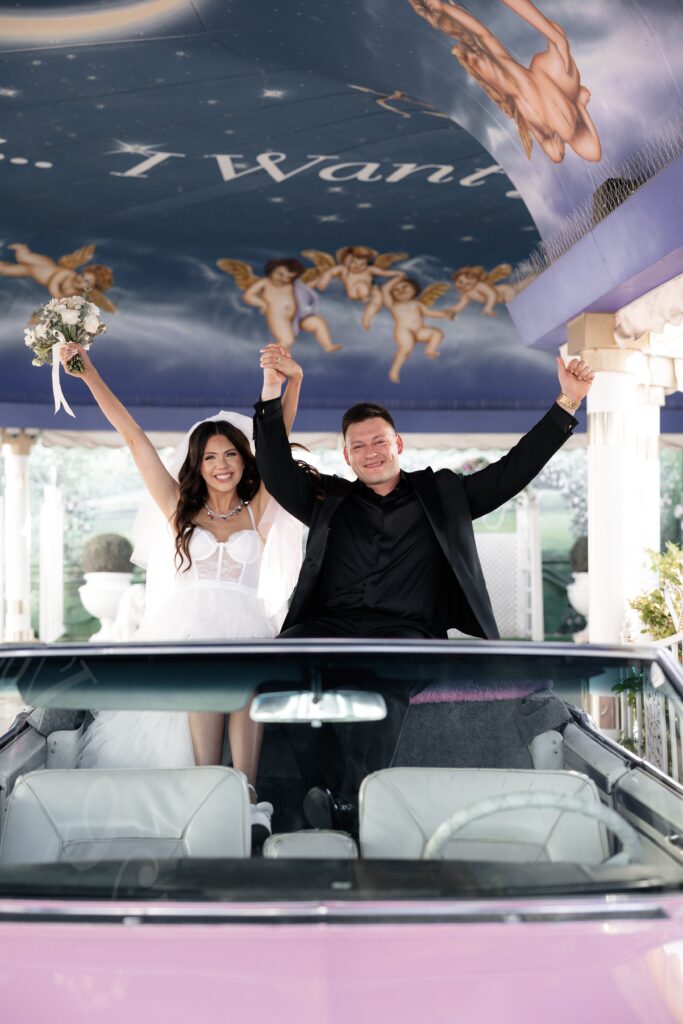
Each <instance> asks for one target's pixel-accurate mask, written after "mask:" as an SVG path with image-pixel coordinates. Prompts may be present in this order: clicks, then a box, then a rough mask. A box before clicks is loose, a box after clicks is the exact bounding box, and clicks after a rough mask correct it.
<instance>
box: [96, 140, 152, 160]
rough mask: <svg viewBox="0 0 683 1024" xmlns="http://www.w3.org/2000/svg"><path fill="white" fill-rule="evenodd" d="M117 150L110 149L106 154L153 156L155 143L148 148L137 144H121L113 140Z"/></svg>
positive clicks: (119, 141)
mask: <svg viewBox="0 0 683 1024" xmlns="http://www.w3.org/2000/svg"><path fill="white" fill-rule="evenodd" d="M114 142H116V144H117V146H118V149H110V150H109V151H108V153H131V154H132V155H134V156H153V155H154V151H155V149H156V147H157V146H158V143H157V142H154V143H152V144H151V145H149V146H145V145H143V144H142V143H139V142H122V141H121V140H120V139H114Z"/></svg>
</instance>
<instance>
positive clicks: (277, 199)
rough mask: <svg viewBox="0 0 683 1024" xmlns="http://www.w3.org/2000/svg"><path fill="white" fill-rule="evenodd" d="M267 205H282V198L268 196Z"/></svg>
mask: <svg viewBox="0 0 683 1024" xmlns="http://www.w3.org/2000/svg"><path fill="white" fill-rule="evenodd" d="M268 202H269V203H284V199H283V198H282V196H268Z"/></svg>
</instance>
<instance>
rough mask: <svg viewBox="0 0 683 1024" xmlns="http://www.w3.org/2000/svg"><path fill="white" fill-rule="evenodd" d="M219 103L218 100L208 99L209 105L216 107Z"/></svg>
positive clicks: (207, 103)
mask: <svg viewBox="0 0 683 1024" xmlns="http://www.w3.org/2000/svg"><path fill="white" fill-rule="evenodd" d="M217 103H218V100H207V101H206V105H207V107H215V106H216V104H217Z"/></svg>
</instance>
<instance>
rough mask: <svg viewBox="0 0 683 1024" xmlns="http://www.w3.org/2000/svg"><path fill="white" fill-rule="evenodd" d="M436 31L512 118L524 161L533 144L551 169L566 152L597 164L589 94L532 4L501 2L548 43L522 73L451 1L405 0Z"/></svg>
mask: <svg viewBox="0 0 683 1024" xmlns="http://www.w3.org/2000/svg"><path fill="white" fill-rule="evenodd" d="M408 2H409V3H410V5H411V6H412V7H413V9H414V10H415V12H416V13H417V14H419V15H420V17H422V18H424V19H425V20H426V21H428V22H429V24H430V25H432V26H433V27H434V28H436V29H438V30H439V31H440V32H443V33H444V34H445V35H447V36H449V37H450V38H451V39H454V40H456V42H457V45H456V46H454V47H453V50H452V53H453V55H454V56H455V57H456V58H457V60H458V61H459V62H460V64H462V66H463V67H464V68H465V70H466V71H467V73H468V75H470V76H471V77H472V78H473V79H474V80H475V82H477V83H478V84H479V85H480V86H481V87H482V89H483V90H484V91H485V92H486V94H487V95H488V96H489V97H490V99H492V100H493V102H494V103H495V104H496V105H497V106H498V107H499V109H500V110H502V112H503V113H504V114H505V115H506V116H507V117H510V118H512V120H513V121H514V122H515V124H516V126H517V131H518V132H519V137H520V139H521V142H522V146H523V147H524V151H525V153H526V155H527V156H528V157H530V156H531V149H532V145H533V140H534V139H535V140H536V142H537V143H538V145H539V146H540V147H541V149H542V150H543V152H544V153H545V155H546V156H547V157H548V158H549V159H550V160H552V161H553V163H561V162H562V160H564V155H565V149H566V147H567V146H569V147H570V148H571V149H573V150H574V152H575V153H576V154H577V155H578V156H580V157H581V158H582V159H584V160H591V161H596V160H600V158H601V155H602V150H601V145H600V138H599V136H598V133H597V130H596V128H595V125H594V124H593V122H592V120H591V118H590V116H589V114H588V110H587V106H588V101H589V99H590V92H589V91H588V89H587V88H586V87H585V85H582V84H581V77H580V75H579V70H578V68H577V66H576V63H575V61H574V59H573V57H572V55H571V52H570V49H569V43H568V41H567V36H566V33H565V32H564V29H562V27H561V26H560V25H558V24H557V23H556V22H554V21H550V20H549V19H548V18H546V17H545V15H544V14H542V13H541V12H540V11H539V10H538V8H537V7H536V6H535V5H534V4H533V3H532V2H531V0H502V2H503V3H504V4H505V6H506V7H509V8H510V10H512V11H514V12H515V14H517V15H519V17H520V18H523V19H524V20H525V21H526V22H527V23H528V24H529V25H531V26H532V28H535V29H536V30H537V31H538V32H540V33H541V35H543V36H544V37H545V39H546V41H547V48H546V49H545V50H542V51H541V52H540V53H536V54H534V56H533V57H532V58H531V61H530V63H529V67H528V68H527V67H525V66H524V65H523V64H520V62H519V61H518V60H517V59H516V58H515V57H514V56H513V55H512V54H511V53H510V51H509V50H508V49H506V47H505V46H503V44H502V43H501V42H500V40H499V39H498V38H497V37H496V36H495V35H494V34H493V32H491V31H490V30H489V29H488V28H487V27H486V25H484V24H483V23H482V22H481V21H479V20H478V19H477V18H475V17H474V15H473V14H470V13H469V11H467V10H465V8H464V7H462V6H461V5H460V4H458V3H455V2H453V0H408Z"/></svg>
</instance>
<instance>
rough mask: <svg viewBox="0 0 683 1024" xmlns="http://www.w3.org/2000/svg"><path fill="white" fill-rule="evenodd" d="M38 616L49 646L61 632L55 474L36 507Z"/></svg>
mask: <svg viewBox="0 0 683 1024" xmlns="http://www.w3.org/2000/svg"><path fill="white" fill-rule="evenodd" d="M39 551H40V556H39V558H40V591H39V593H40V615H39V626H38V635H39V638H40V639H41V640H42V641H43V643H52V641H53V640H57V638H58V637H60V636H61V635H62V633H63V632H64V510H63V507H62V496H61V493H60V490H59V487H58V486H57V473H56V471H55V470H54V468H53V470H52V479H51V481H50V483H49V484H46V485H45V487H44V489H43V500H42V503H41V506H40V541H39Z"/></svg>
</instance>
